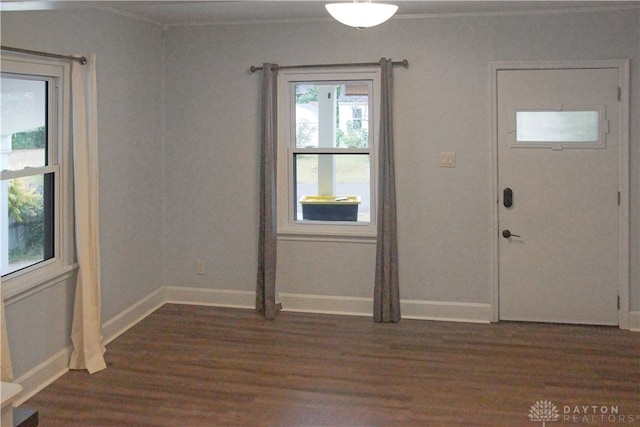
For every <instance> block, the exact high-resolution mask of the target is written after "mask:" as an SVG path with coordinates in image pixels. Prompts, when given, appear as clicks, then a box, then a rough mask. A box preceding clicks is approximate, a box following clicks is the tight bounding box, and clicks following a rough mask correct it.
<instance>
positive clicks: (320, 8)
mask: <svg viewBox="0 0 640 427" xmlns="http://www.w3.org/2000/svg"><path fill="white" fill-rule="evenodd" d="M340 1H344V0H327V1H318V0H305V1H300V0H284V1H282V0H280V1H271V0H257V1H255V0H254V1H248V0H236V1H228V0H214V1H199V0H195V1H155V0H145V1H126V0H120V1H78V0H76V1H12V0H8V1H7V0H3V1H2V3H0V10H1V11H2V12H9V11H12V10H42V9H59V8H87V7H97V8H102V9H107V10H111V11H113V12H117V13H122V14H126V15H129V16H133V17H136V18H138V19H142V20H146V21H149V22H153V23H156V24H158V25H163V26H176V25H197V24H208V23H242V22H284V21H317V20H327V19H330V18H329V15H328V13H327V12H326V10H325V8H324V5H325V3H330V2H340ZM375 1H378V0H374V2H375ZM384 1H385V2H388V3H393V4H396V5H398V6H399V9H398V12H397V14H396V19H398V18H403V17H405V18H406V17H419V16H433V15H451V14H495V13H540V12H549V11H555V12H558V11H573V10H583V9H604V8H607V9H608V8H621V7H623V8H627V7H628V8H633V7H635V8H637V7H638V6H639V5H640V1H579V0H573V1H431V0H413V1H411V0H409V1H407V0H402V1H394V0H384ZM380 2H382V0H380Z"/></svg>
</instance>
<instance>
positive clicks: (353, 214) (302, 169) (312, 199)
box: [294, 154, 371, 222]
mask: <svg viewBox="0 0 640 427" xmlns="http://www.w3.org/2000/svg"><path fill="white" fill-rule="evenodd" d="M294 165H295V182H294V191H295V194H294V203H295V204H296V206H294V209H295V214H296V215H295V218H296V220H298V221H301V220H302V221H360V222H369V221H370V219H371V174H370V171H369V169H370V168H369V155H368V154H296V155H294Z"/></svg>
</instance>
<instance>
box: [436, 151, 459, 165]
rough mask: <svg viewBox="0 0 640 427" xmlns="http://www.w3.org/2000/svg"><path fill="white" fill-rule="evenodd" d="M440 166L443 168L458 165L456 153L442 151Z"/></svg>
mask: <svg viewBox="0 0 640 427" xmlns="http://www.w3.org/2000/svg"><path fill="white" fill-rule="evenodd" d="M440 167H441V168H455V167H456V153H453V152H448V153H440Z"/></svg>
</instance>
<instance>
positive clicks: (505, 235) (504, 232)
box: [502, 230, 520, 239]
mask: <svg viewBox="0 0 640 427" xmlns="http://www.w3.org/2000/svg"><path fill="white" fill-rule="evenodd" d="M502 237H504V238H505V239H508V238H509V237H520V236H518V235H517V234H512V233H511V232H510V231H509V230H503V231H502Z"/></svg>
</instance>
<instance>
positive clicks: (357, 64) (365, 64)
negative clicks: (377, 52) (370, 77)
mask: <svg viewBox="0 0 640 427" xmlns="http://www.w3.org/2000/svg"><path fill="white" fill-rule="evenodd" d="M392 64H393V65H402V66H403V67H404V68H409V61H407V60H406V59H403V60H402V61H393V62H392ZM374 65H380V63H379V62H352V63H348V64H312V65H283V66H278V69H279V70H285V69H287V68H332V67H372V66H374ZM258 70H262V67H256V66H255V65H252V66H251V68H249V71H251V72H252V73H255V72H256V71H258Z"/></svg>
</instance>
